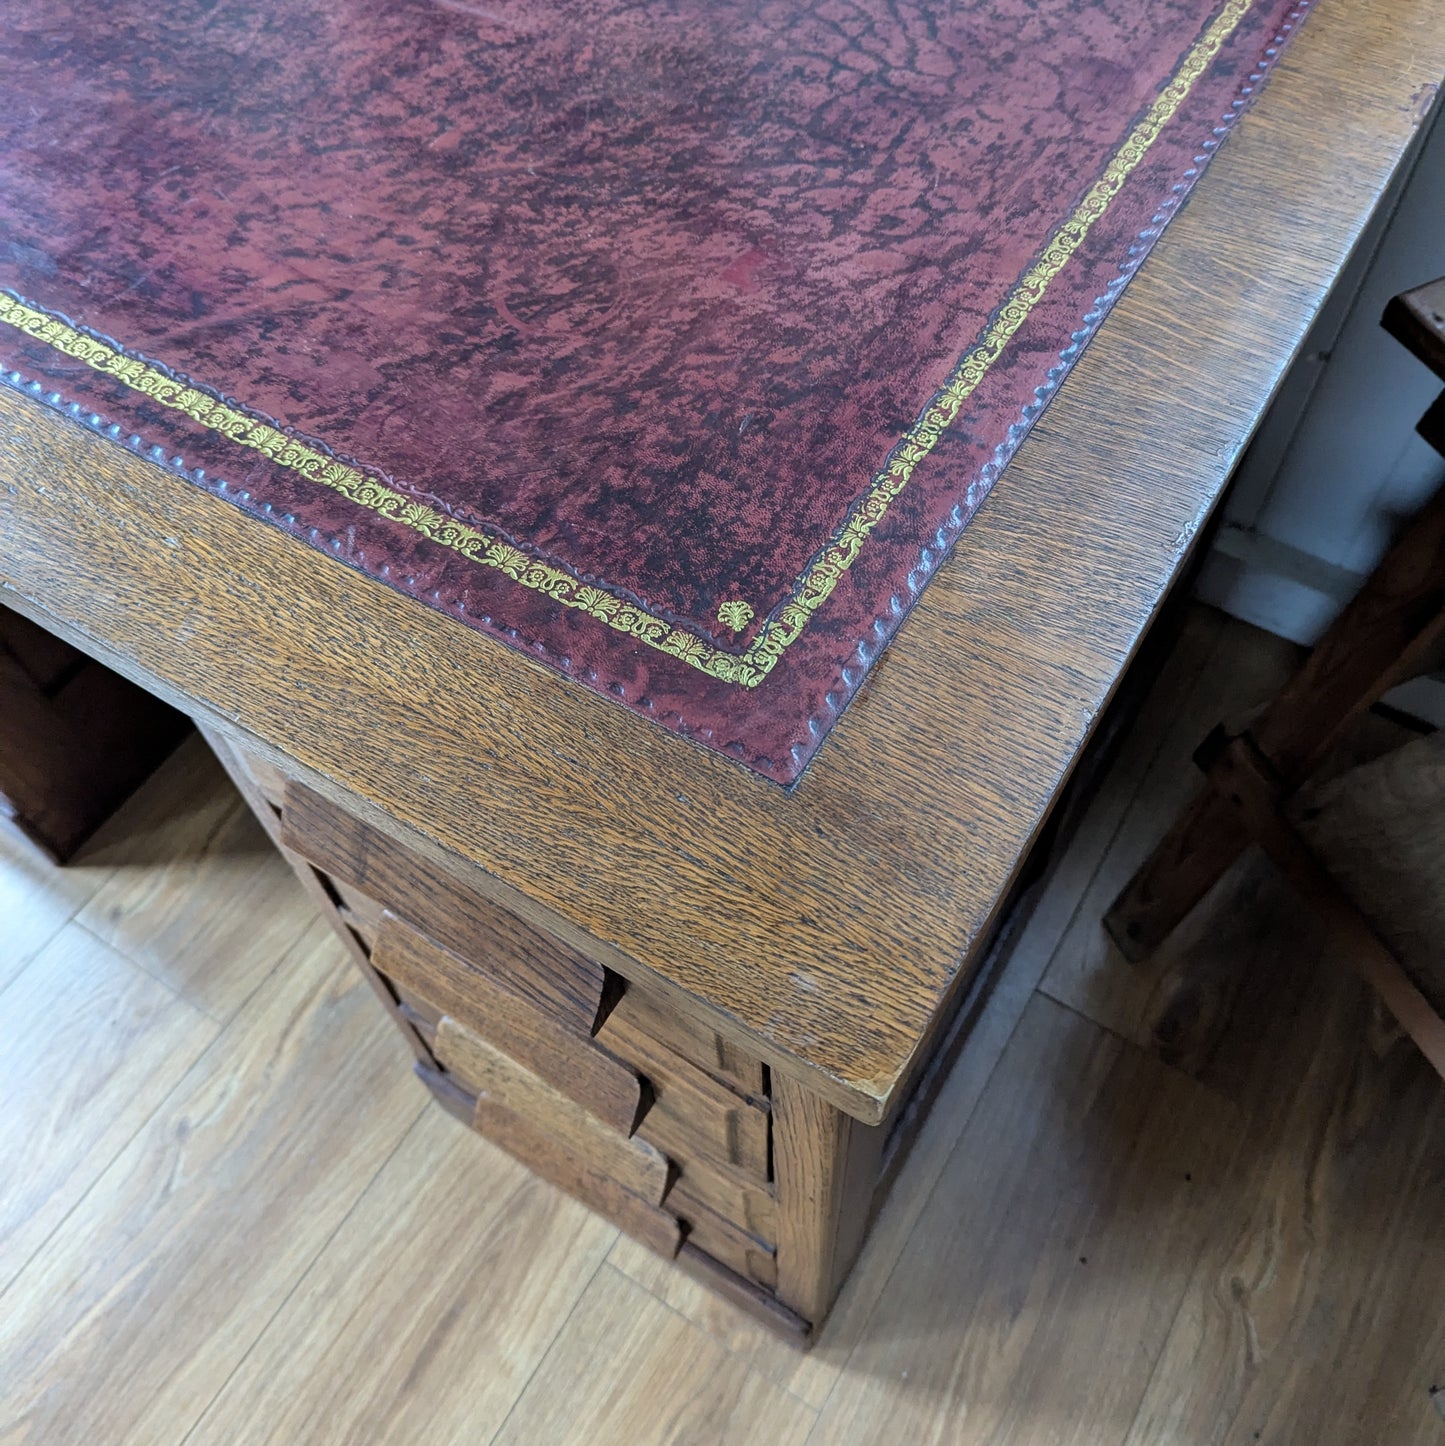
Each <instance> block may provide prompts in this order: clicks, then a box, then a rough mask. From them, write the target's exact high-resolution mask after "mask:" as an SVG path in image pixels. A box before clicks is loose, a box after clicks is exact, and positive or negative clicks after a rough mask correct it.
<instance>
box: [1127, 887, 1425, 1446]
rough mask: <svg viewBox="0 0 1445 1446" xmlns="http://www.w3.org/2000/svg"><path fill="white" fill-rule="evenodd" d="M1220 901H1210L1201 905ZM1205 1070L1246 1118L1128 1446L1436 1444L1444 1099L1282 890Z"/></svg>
mask: <svg viewBox="0 0 1445 1446" xmlns="http://www.w3.org/2000/svg"><path fill="white" fill-rule="evenodd" d="M1205 907H1206V909H1207V908H1208V907H1209V906H1208V905H1206V906H1205ZM1254 921H1255V928H1256V931H1257V935H1256V949H1255V952H1254V953H1253V954H1252V955H1251V956H1250V957H1251V962H1252V963H1253V964H1254V965H1255V967H1254V968H1253V969H1252V970H1251V971H1250V976H1251V987H1250V992H1249V997H1248V998H1247V999H1245V1000H1244V1001H1242V1004H1241V1007H1240V1009H1239V1010H1238V1011H1236V1012H1237V1014H1238V1015H1240V1016H1241V1019H1245V1018H1247V1019H1248V1020H1249V1021H1251V1024H1250V1027H1249V1029H1248V1030H1247V1031H1246V1030H1245V1029H1244V1028H1243V1027H1242V1025H1239V1026H1235V1027H1233V1028H1232V1029H1231V1030H1230V1032H1229V1034H1228V1036H1227V1037H1226V1039H1225V1041H1224V1043H1225V1046H1226V1048H1225V1049H1224V1050H1223V1051H1222V1055H1223V1056H1227V1057H1218V1058H1216V1059H1214V1060H1211V1061H1210V1062H1209V1064H1208V1066H1207V1068H1206V1069H1205V1071H1204V1073H1203V1077H1204V1078H1205V1079H1207V1080H1208V1081H1209V1082H1210V1083H1211V1085H1212V1086H1213V1087H1214V1088H1216V1089H1227V1090H1228V1091H1229V1092H1230V1093H1231V1094H1232V1095H1234V1097H1235V1098H1236V1099H1237V1100H1238V1102H1239V1104H1240V1106H1241V1108H1242V1111H1243V1113H1244V1117H1245V1119H1246V1121H1247V1123H1246V1127H1245V1129H1244V1130H1243V1132H1242V1138H1241V1148H1240V1151H1239V1153H1238V1155H1237V1157H1236V1161H1235V1166H1234V1171H1233V1175H1234V1179H1233V1184H1232V1188H1231V1190H1230V1192H1229V1193H1230V1197H1231V1198H1232V1200H1233V1201H1234V1202H1235V1208H1233V1209H1221V1211H1220V1215H1219V1218H1218V1219H1217V1220H1216V1222H1215V1223H1214V1226H1213V1229H1212V1230H1211V1233H1210V1240H1209V1243H1208V1244H1207V1246H1206V1248H1205V1250H1204V1251H1203V1253H1202V1255H1201V1259H1200V1261H1199V1264H1198V1267H1197V1269H1196V1271H1195V1273H1194V1276H1193V1278H1192V1279H1191V1281H1190V1283H1189V1287H1188V1290H1187V1291H1186V1293H1185V1297H1184V1301H1183V1303H1182V1305H1181V1309H1180V1312H1179V1315H1178V1318H1177V1319H1176V1321H1175V1323H1174V1326H1173V1328H1172V1330H1171V1331H1170V1333H1169V1337H1168V1340H1167V1342H1166V1345H1165V1350H1164V1353H1163V1355H1162V1356H1161V1358H1160V1361H1159V1365H1158V1367H1157V1369H1156V1371H1155V1373H1154V1378H1153V1380H1152V1381H1151V1383H1150V1388H1149V1391H1148V1392H1147V1394H1146V1396H1145V1399H1144V1401H1143V1403H1142V1405H1141V1407H1140V1411H1139V1415H1138V1418H1137V1420H1136V1422H1135V1424H1134V1429H1133V1433H1132V1435H1131V1436H1130V1438H1129V1446H1152V1443H1154V1442H1158V1441H1181V1442H1189V1443H1199V1446H1225V1443H1228V1446H1234V1443H1241V1446H1243V1443H1250V1446H1252V1443H1254V1442H1265V1443H1272V1446H1273V1443H1299V1446H1353V1443H1358V1442H1379V1443H1382V1446H1383V1443H1389V1446H1414V1443H1419V1446H1427V1443H1428V1446H1436V1443H1438V1442H1439V1441H1440V1440H1441V1439H1442V1437H1441V1423H1440V1419H1439V1417H1438V1416H1437V1415H1436V1412H1435V1409H1434V1405H1433V1404H1432V1401H1431V1396H1430V1392H1431V1388H1432V1387H1435V1386H1438V1385H1439V1384H1441V1382H1442V1380H1445V1311H1442V1309H1441V1300H1442V1287H1445V1206H1442V1201H1445V1091H1442V1090H1441V1087H1440V1081H1439V1079H1438V1077H1437V1076H1436V1075H1435V1074H1434V1073H1433V1072H1432V1071H1431V1069H1430V1067H1429V1066H1428V1065H1427V1064H1426V1062H1425V1060H1424V1059H1423V1058H1422V1057H1421V1056H1420V1055H1419V1054H1418V1053H1417V1052H1416V1051H1415V1050H1414V1049H1413V1047H1412V1046H1411V1045H1410V1044H1409V1042H1408V1041H1407V1040H1403V1039H1401V1038H1400V1036H1399V1033H1398V1031H1397V1030H1396V1029H1395V1028H1394V1026H1393V1023H1392V1022H1390V1023H1382V1022H1381V1015H1380V1014H1379V1012H1378V1010H1377V1009H1376V1008H1375V1007H1374V1004H1373V1001H1372V1000H1371V998H1370V996H1369V993H1368V990H1367V989H1366V988H1365V986H1364V985H1363V984H1361V983H1360V982H1359V980H1358V979H1357V978H1356V977H1355V976H1354V974H1353V973H1352V972H1351V971H1350V969H1349V967H1348V964H1347V963H1346V962H1345V961H1344V960H1343V959H1341V958H1340V957H1339V956H1338V953H1337V951H1335V950H1333V949H1332V948H1330V947H1329V946H1328V945H1326V944H1325V943H1324V942H1323V941H1322V940H1321V938H1320V933H1319V930H1318V929H1317V927H1315V925H1314V924H1313V921H1312V920H1311V919H1310V918H1309V916H1308V914H1307V913H1306V912H1305V910H1304V906H1303V905H1302V904H1300V903H1299V902H1298V901H1296V900H1294V899H1292V898H1290V897H1288V896H1287V894H1286V893H1285V891H1284V888H1283V886H1282V885H1280V884H1278V883H1274V884H1269V885H1266V886H1264V887H1263V888H1262V890H1261V899H1260V902H1259V904H1258V906H1257V907H1256V909H1255V912H1254Z"/></svg>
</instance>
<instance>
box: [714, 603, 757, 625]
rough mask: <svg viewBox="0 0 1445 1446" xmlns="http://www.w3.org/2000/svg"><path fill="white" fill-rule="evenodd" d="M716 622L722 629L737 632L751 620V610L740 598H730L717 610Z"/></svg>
mask: <svg viewBox="0 0 1445 1446" xmlns="http://www.w3.org/2000/svg"><path fill="white" fill-rule="evenodd" d="M717 620H718V622H720V623H721V624H722V625H723V627H725V628H731V629H732V630H733V632H737V631H738V629H739V628H745V627H747V625H748V624H749V623H750V622H752V620H753V610H752V608H751V607H749V606H748V604H747V603H745V602H744V601H743V600H742V599H741V598H732V599H731V600H729V601H728V602H725V603H723V605H722V606H721V607H720V608H718V610H717Z"/></svg>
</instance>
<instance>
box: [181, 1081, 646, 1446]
mask: <svg viewBox="0 0 1445 1446" xmlns="http://www.w3.org/2000/svg"><path fill="white" fill-rule="evenodd" d="M616 1234H617V1231H616V1230H615V1229H614V1228H613V1227H612V1226H610V1225H608V1224H607V1223H606V1222H605V1221H603V1220H601V1219H599V1218H598V1217H597V1216H595V1215H592V1214H591V1213H590V1212H588V1211H587V1210H585V1209H584V1208H583V1207H582V1206H581V1205H579V1204H577V1203H576V1202H575V1201H573V1200H570V1199H569V1198H568V1197H567V1196H565V1195H563V1194H562V1193H561V1191H559V1190H554V1189H553V1188H552V1187H551V1186H550V1185H547V1184H546V1183H545V1182H544V1181H542V1180H539V1179H537V1178H535V1177H534V1176H532V1175H529V1174H528V1173H527V1171H526V1170H525V1169H523V1167H522V1166H521V1165H519V1164H517V1163H516V1162H515V1161H513V1160H512V1159H510V1158H509V1157H508V1156H507V1155H505V1154H503V1153H502V1151H500V1150H498V1149H496V1148H495V1147H494V1146H492V1145H490V1144H488V1143H487V1142H486V1141H485V1140H483V1139H482V1138H481V1137H480V1136H478V1135H473V1134H471V1133H469V1132H468V1131H466V1130H464V1129H463V1128H462V1127H461V1126H460V1125H458V1124H457V1122H456V1121H455V1120H453V1119H451V1118H450V1117H449V1116H447V1115H446V1114H444V1113H443V1112H442V1111H441V1110H440V1109H437V1108H428V1109H427V1111H426V1112H425V1113H424V1114H423V1116H422V1118H421V1119H420V1120H418V1121H417V1123H416V1125H415V1126H413V1128H412V1130H411V1132H410V1134H408V1136H407V1138H406V1140H405V1141H404V1143H403V1144H402V1146H401V1148H400V1149H399V1150H398V1151H397V1152H396V1154H395V1155H393V1156H392V1158H391V1159H390V1160H388V1161H387V1163H386V1165H385V1167H384V1168H383V1169H382V1171H381V1173H380V1174H379V1175H378V1176H377V1177H376V1179H375V1180H373V1181H372V1182H371V1184H370V1185H369V1186H368V1187H367V1190H366V1193H365V1194H364V1195H363V1196H362V1197H361V1199H360V1201H359V1202H358V1203H357V1206H356V1209H355V1210H353V1211H352V1213H351V1214H350V1216H348V1217H347V1220H346V1223H345V1224H344V1225H343V1226H342V1228H341V1229H340V1230H339V1231H338V1232H337V1234H336V1235H335V1237H334V1238H333V1239H332V1240H331V1241H330V1243H329V1244H328V1245H327V1246H326V1248H325V1249H324V1250H323V1251H322V1252H321V1254H320V1256H319V1257H318V1258H317V1260H316V1262H315V1263H314V1264H313V1265H312V1267H311V1269H310V1270H308V1271H307V1273H306V1276H305V1279H303V1280H302V1282H301V1284H300V1286H299V1287H298V1288H297V1290H296V1291H295V1292H294V1293H293V1294H292V1295H291V1296H290V1298H289V1299H288V1300H287V1302H286V1304H285V1306H284V1307H283V1308H282V1309H281V1311H280V1313H279V1314H278V1315H277V1316H276V1318H275V1319H274V1320H273V1321H272V1322H271V1324H270V1325H269V1326H268V1327H267V1329H266V1331H265V1333H264V1334H263V1335H262V1337H261V1339H260V1340H259V1341H257V1343H256V1345H255V1346H254V1347H253V1348H252V1350H251V1352H250V1354H249V1355H248V1356H247V1357H246V1360H245V1361H244V1362H243V1364H242V1366H241V1368H240V1369H239V1370H238V1371H237V1372H236V1374H235V1375H234V1376H233V1377H232V1378H231V1380H230V1381H229V1382H228V1383H227V1385H226V1387H225V1389H224V1390H223V1391H222V1392H221V1394H220V1396H219V1397H218V1398H217V1399H216V1401H215V1402H214V1403H213V1404H212V1406H211V1408H210V1409H209V1410H208V1411H207V1412H206V1414H205V1416H204V1418H203V1419H202V1421H201V1423H200V1425H199V1427H198V1428H197V1430H196V1431H195V1433H194V1434H193V1435H192V1436H191V1437H190V1438H188V1442H187V1446H209V1443H214V1446H234V1443H240V1442H248V1443H249V1442H258V1443H259V1442H275V1443H278V1446H280V1443H286V1446H290V1443H294V1442H301V1441H304V1442H306V1443H308V1446H323V1443H328V1442H336V1443H341V1442H357V1441H398V1442H400V1441H405V1442H407V1443H408V1446H429V1443H435V1446H450V1443H453V1442H463V1441H465V1442H471V1441H477V1442H483V1441H489V1440H490V1439H491V1437H492V1435H493V1434H494V1433H495V1432H496V1431H497V1429H498V1428H499V1427H500V1426H501V1424H502V1422H503V1420H504V1419H505V1418H506V1416H507V1413H508V1411H509V1410H511V1408H512V1406H513V1404H514V1403H515V1402H516V1400H517V1398H518V1396H519V1395H520V1394H521V1392H522V1389H523V1387H524V1386H525V1385H526V1384H527V1381H528V1379H529V1378H530V1377H531V1374H532V1372H533V1370H534V1369H535V1368H536V1366H537V1363H538V1362H539V1361H540V1360H541V1359H542V1356H543V1355H544V1353H545V1352H546V1350H547V1348H548V1346H549V1345H550V1344H551V1343H552V1341H553V1339H554V1338H555V1336H556V1334H557V1332H558V1331H559V1330H560V1329H561V1328H562V1325H563V1323H564V1322H565V1321H566V1319H567V1316H568V1314H569V1313H570V1311H571V1310H572V1307H573V1306H574V1305H575V1304H576V1302H577V1299H578V1297H579V1296H580V1295H581V1294H582V1292H583V1290H585V1288H586V1286H587V1282H588V1281H589V1280H590V1279H591V1278H592V1276H593V1275H594V1274H595V1273H596V1270H597V1267H598V1266H599V1265H600V1264H601V1263H602V1261H603V1259H604V1258H605V1256H606V1254H607V1250H608V1247H609V1246H610V1245H611V1244H612V1241H613V1238H614V1237H615V1236H616Z"/></svg>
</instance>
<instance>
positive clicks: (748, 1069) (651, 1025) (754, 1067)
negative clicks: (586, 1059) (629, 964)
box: [598, 984, 767, 1098]
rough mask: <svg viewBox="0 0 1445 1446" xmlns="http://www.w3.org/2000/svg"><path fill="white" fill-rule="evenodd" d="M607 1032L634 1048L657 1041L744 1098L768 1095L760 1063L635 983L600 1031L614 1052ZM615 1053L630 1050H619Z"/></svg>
mask: <svg viewBox="0 0 1445 1446" xmlns="http://www.w3.org/2000/svg"><path fill="white" fill-rule="evenodd" d="M609 1032H611V1033H612V1034H613V1035H625V1036H626V1038H627V1039H628V1040H629V1041H630V1042H632V1043H633V1044H634V1046H635V1045H636V1044H637V1042H638V1041H647V1040H650V1041H654V1042H656V1043H657V1044H660V1045H661V1046H662V1047H663V1048H664V1049H666V1050H668V1051H669V1052H670V1053H671V1054H674V1055H680V1056H681V1057H682V1058H683V1059H685V1060H686V1061H687V1062H688V1063H689V1064H691V1065H694V1066H696V1067H697V1068H698V1069H700V1070H702V1071H704V1072H705V1073H706V1074H709V1075H712V1076H713V1077H714V1078H715V1079H719V1080H721V1081H722V1082H723V1083H725V1084H727V1085H730V1086H731V1087H732V1088H733V1089H736V1090H739V1091H741V1092H742V1093H743V1094H745V1095H750V1096H753V1097H756V1098H762V1097H763V1096H765V1095H766V1094H767V1089H766V1085H765V1082H764V1079H763V1066H762V1061H761V1060H756V1059H753V1058H751V1057H750V1056H748V1055H747V1054H745V1053H744V1052H743V1051H742V1050H740V1049H738V1047H737V1046H736V1045H733V1044H729V1043H728V1041H727V1040H725V1039H723V1038H722V1037H721V1036H720V1035H718V1034H714V1033H713V1031H712V1030H710V1029H708V1028H707V1027H706V1026H705V1025H701V1024H696V1023H694V1022H693V1021H692V1020H690V1019H687V1018H684V1016H682V1015H680V1014H677V1013H675V1012H674V1011H673V1010H671V1009H669V1008H668V1006H667V1005H666V1004H665V1003H663V1002H662V1001H661V1000H659V999H657V998H656V997H655V996H654V995H651V994H649V993H648V992H647V991H646V990H645V989H642V988H639V987H638V986H637V985H635V984H629V985H628V987H627V990H626V992H625V993H624V994H623V995H622V997H621V998H620V999H619V1000H617V1002H616V1003H615V1004H614V1005H613V1007H612V1010H611V1012H610V1013H609V1014H608V1016H607V1018H606V1019H605V1020H603V1022H602V1026H601V1028H600V1029H599V1030H598V1038H599V1039H600V1040H601V1041H602V1042H603V1043H604V1044H607V1047H608V1048H609V1049H611V1048H612V1047H613V1046H612V1045H611V1044H610V1043H609V1042H608V1039H607V1035H608V1033H609ZM617 1053H619V1054H623V1055H625V1054H626V1053H627V1051H626V1050H625V1049H618V1050H617Z"/></svg>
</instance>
